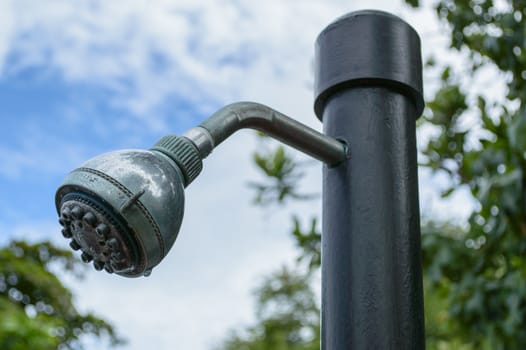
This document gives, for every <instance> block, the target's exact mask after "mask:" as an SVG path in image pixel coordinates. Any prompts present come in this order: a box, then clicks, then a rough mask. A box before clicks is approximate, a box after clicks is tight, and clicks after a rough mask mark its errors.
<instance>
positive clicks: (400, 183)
mask: <svg viewBox="0 0 526 350" xmlns="http://www.w3.org/2000/svg"><path fill="white" fill-rule="evenodd" d="M315 74H316V76H315V78H316V80H315V94H316V96H315V97H316V99H315V111H316V114H317V116H318V117H319V118H320V119H321V120H322V121H323V126H324V131H325V134H327V135H328V136H332V137H335V138H337V139H340V140H344V141H345V142H346V143H347V144H348V147H349V150H350V158H349V159H348V160H347V161H345V162H344V163H342V164H340V165H338V166H336V167H324V174H323V175H324V176H323V178H324V179H323V230H322V232H323V233H322V337H321V338H322V340H321V344H322V346H321V348H322V350H346V349H353V350H360V349H424V347H425V341H424V340H425V338H424V312H423V292H422V271H421V250H420V222H419V207H418V179H417V160H416V158H417V154H416V140H415V139H416V135H415V127H416V119H417V118H418V117H419V116H420V114H421V113H422V110H423V106H424V103H423V90H422V62H421V54H420V39H419V37H418V34H417V33H416V32H415V30H414V29H413V28H412V27H410V26H409V25H408V24H407V23H405V22H404V21H402V20H401V19H399V18H398V17H395V16H393V15H391V14H388V13H385V12H380V11H359V12H353V13H350V14H348V15H346V16H344V17H342V18H340V19H338V20H336V21H335V22H334V23H332V24H330V25H329V26H328V27H327V28H326V29H325V30H323V32H322V33H321V34H320V36H319V37H318V39H317V42H316V61H315Z"/></svg>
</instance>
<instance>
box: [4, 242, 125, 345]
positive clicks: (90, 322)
mask: <svg viewBox="0 0 526 350" xmlns="http://www.w3.org/2000/svg"><path fill="white" fill-rule="evenodd" d="M56 268H60V269H61V270H62V271H65V272H68V273H72V274H73V275H75V276H76V277H78V278H81V277H82V276H83V271H84V269H83V268H84V266H83V265H82V263H81V262H80V261H79V260H78V259H77V258H75V257H74V256H73V254H72V253H71V252H70V251H69V250H62V249H59V248H57V247H55V246H53V245H52V244H51V243H49V242H42V243H37V244H29V243H27V242H23V241H13V242H11V243H10V244H9V245H7V246H5V247H2V248H0V349H5V350H27V349H35V350H46V349H49V350H51V349H82V337H83V336H87V335H91V336H94V337H98V338H102V339H107V340H108V342H109V344H110V345H111V346H115V345H118V344H121V343H122V342H123V340H122V339H120V338H119V337H118V336H117V335H116V333H115V331H114V329H113V327H112V326H111V325H110V324H109V323H107V322H106V321H104V320H102V319H100V318H99V317H97V316H95V315H93V314H91V313H88V314H82V313H80V312H79V311H78V310H77V309H76V308H75V305H74V304H73V297H72V294H71V292H70V291H69V290H68V288H66V287H65V286H64V285H63V284H62V282H61V281H60V280H59V278H58V277H57V275H56V274H54V273H53V272H52V271H53V269H56Z"/></svg>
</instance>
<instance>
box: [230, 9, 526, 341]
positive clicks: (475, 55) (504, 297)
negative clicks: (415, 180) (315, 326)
mask: <svg viewBox="0 0 526 350" xmlns="http://www.w3.org/2000/svg"><path fill="white" fill-rule="evenodd" d="M406 3H408V4H409V5H411V6H413V7H419V6H422V1H418V0H406ZM434 8H435V10H436V14H437V16H438V18H439V19H440V20H441V22H442V24H443V26H444V30H449V34H450V35H449V37H450V49H451V53H452V54H454V55H456V58H457V59H455V63H454V64H449V65H447V64H442V63H441V62H442V61H445V60H441V57H438V58H437V57H431V58H429V60H428V64H427V66H426V69H428V70H429V72H434V73H435V74H436V76H437V78H436V82H438V83H439V87H438V89H437V91H436V92H435V93H434V96H433V97H432V98H431V99H430V100H429V101H428V102H427V106H426V110H425V112H424V117H423V118H421V120H420V121H419V126H424V125H425V126H426V127H427V128H431V129H432V130H434V131H435V132H434V133H433V134H432V135H431V136H430V137H429V139H428V142H427V144H426V145H425V146H424V147H423V148H422V149H420V156H421V157H420V158H421V160H422V163H421V166H423V167H425V168H428V169H430V170H431V171H432V172H433V173H434V174H437V175H439V174H440V175H444V174H445V175H447V178H448V179H449V182H448V185H447V186H446V188H444V189H443V192H442V196H443V197H444V198H446V197H449V196H451V195H452V194H454V193H455V192H456V191H458V190H459V189H468V190H469V192H470V193H471V195H472V200H473V201H474V202H475V209H474V211H473V212H472V214H471V215H470V217H469V220H468V222H467V223H464V224H462V225H453V224H451V223H447V222H433V221H428V222H426V223H425V224H424V225H423V227H422V249H423V268H424V289H425V307H426V309H425V311H426V343H427V348H428V349H432V350H448V349H455V350H456V349H464V350H474V349H488V350H489V349H492V350H493V349H497V350H499V349H526V332H524V329H523V328H524V325H525V324H526V25H525V21H524V18H523V17H524V16H526V1H524V0H507V1H506V0H502V1H496V0H495V1H490V0H437V1H434ZM489 71H493V72H494V74H493V73H489V74H490V75H488V72H489ZM484 76H491V77H492V78H491V79H492V80H491V81H489V82H485V83H481V81H483V79H481V77H484ZM481 84H485V85H481ZM497 86H504V87H505V91H504V92H502V91H501V90H502V89H498V88H496V87H497ZM500 95H502V96H500ZM280 152H281V154H279V155H278V154H277V153H268V154H264V155H259V159H257V160H256V165H257V166H258V167H259V168H260V169H261V170H262V171H263V173H265V174H267V175H268V169H270V168H272V164H273V162H274V158H276V157H278V158H279V160H280V161H279V163H283V164H288V168H287V172H285V173H283V174H282V175H283V176H281V177H280V176H271V178H272V179H273V181H274V182H271V183H270V185H269V184H262V185H261V187H260V188H259V189H258V190H259V191H260V192H259V193H264V192H265V191H274V193H280V194H281V195H279V196H273V197H269V199H270V200H269V201H268V202H272V200H274V201H276V199H277V201H278V202H280V203H281V202H284V201H285V200H286V199H287V196H288V195H289V193H294V196H291V197H290V198H291V199H296V198H301V194H298V193H297V192H295V191H296V190H294V191H284V192H278V191H277V190H276V189H279V188H280V186H282V187H287V188H292V189H297V186H298V184H297V183H296V181H297V180H298V179H299V178H301V177H299V178H293V177H291V178H288V177H287V174H288V173H294V171H295V169H294V165H293V163H291V162H292V160H291V159H292V158H291V157H290V155H288V154H287V153H284V151H283V150H281V151H280ZM287 159H288V160H287ZM269 164H270V166H269ZM263 165H264V166H263ZM293 225H294V228H293V237H294V239H295V241H296V244H297V246H298V247H299V248H300V251H301V256H300V260H301V259H303V260H305V261H307V262H308V266H309V267H310V268H311V269H316V268H317V267H318V266H319V263H320V244H319V238H320V234H319V231H318V230H317V229H316V219H313V220H312V221H311V225H308V226H307V230H306V231H303V229H302V227H303V225H301V223H300V220H299V219H298V217H294V218H293ZM268 283H272V281H271V280H269V281H268ZM276 315H279V314H276ZM255 327H256V328H257V327H260V325H258V326H255ZM317 332H319V331H317ZM258 334H259V336H261V334H263V333H258ZM266 336H268V337H272V336H273V335H272V334H266ZM249 340H253V341H254V342H255V343H254V344H256V343H257V344H260V347H254V348H252V347H245V348H243V347H239V349H275V348H274V347H272V346H270V347H265V346H264V343H262V342H261V341H262V339H261V338H257V337H253V338H251V337H250V334H249V335H248V336H247V337H246V338H244V340H243V341H245V342H248V344H250V341H249ZM261 344H263V345H261ZM233 348H234V347H231V348H226V349H233ZM318 348H319V345H318V347H317V348H316V349H318ZM280 349H281V348H280ZM284 349H293V348H292V347H288V348H284ZM294 349H295V348H294Z"/></svg>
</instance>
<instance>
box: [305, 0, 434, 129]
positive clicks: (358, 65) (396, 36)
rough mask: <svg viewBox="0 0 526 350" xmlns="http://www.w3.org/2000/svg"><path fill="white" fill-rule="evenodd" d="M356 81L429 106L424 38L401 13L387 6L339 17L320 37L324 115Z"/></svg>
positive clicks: (318, 93) (318, 96)
mask: <svg viewBox="0 0 526 350" xmlns="http://www.w3.org/2000/svg"><path fill="white" fill-rule="evenodd" d="M354 86H360V87H363V86H378V87H387V88H392V89H395V90H398V91H399V92H400V93H402V94H405V95H406V96H408V97H410V98H411V99H412V100H413V102H414V104H415V105H416V110H417V113H418V115H420V114H421V113H422V110H423V109H424V99H423V87H422V58H421V54H420V38H419V37H418V34H417V33H416V31H415V30H414V29H413V28H412V27H411V26H410V25H409V24H407V23H406V22H404V21H403V20H401V19H400V18H398V17H396V16H394V15H391V14H389V13H386V12H382V11H373V10H366V11H357V12H351V13H349V14H347V15H345V16H343V17H340V18H339V19H337V20H336V21H335V22H333V23H331V24H330V25H329V26H327V28H325V29H324V30H323V31H322V32H321V34H320V35H319V36H318V39H317V40H316V51H315V84H314V89H315V103H314V110H315V112H316V115H317V116H318V118H319V119H320V120H321V119H322V115H323V110H324V108H325V104H326V101H327V100H328V99H329V98H330V97H331V95H333V94H334V93H336V92H338V91H340V90H342V89H347V88H351V87H354Z"/></svg>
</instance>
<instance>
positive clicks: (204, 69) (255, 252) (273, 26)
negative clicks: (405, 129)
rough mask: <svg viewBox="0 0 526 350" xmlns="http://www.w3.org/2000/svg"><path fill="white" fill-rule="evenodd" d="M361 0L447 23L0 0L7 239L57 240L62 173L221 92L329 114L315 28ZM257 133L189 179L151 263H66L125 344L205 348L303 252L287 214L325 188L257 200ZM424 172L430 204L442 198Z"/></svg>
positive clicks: (308, 6)
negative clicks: (368, 11) (277, 200)
mask: <svg viewBox="0 0 526 350" xmlns="http://www.w3.org/2000/svg"><path fill="white" fill-rule="evenodd" d="M364 7H373V8H378V9H383V10H388V11H391V12H393V13H395V14H397V15H400V16H401V17H403V18H404V19H406V20H407V21H409V22H410V23H411V24H413V25H414V26H415V27H416V29H417V30H418V31H419V32H421V33H428V32H433V33H436V32H437V31H438V29H437V24H436V23H435V22H434V21H433V19H432V18H433V16H432V15H431V13H430V11H429V10H426V11H424V12H420V13H414V12H412V11H411V10H409V9H407V8H406V7H403V6H402V5H401V2H398V1H394V2H393V1H387V0H385V1H384V0H382V1H354V2H351V3H350V4H349V2H346V1H338V0H330V1H322V0H305V1H298V0H291V1H278V0H269V1H265V2H261V3H255V2H249V1H227V0H224V1H219V0H218V1H196V0H177V1H175V0H174V1H168V0H167V1H159V2H148V1H139V0H137V1H135V0H134V1H131V0H130V1H115V2H114V1H111V2H110V1H107V2H105V1H86V2H75V1H68V0H55V1H50V2H45V3H44V2H39V1H36V0H35V1H30V0H16V1H15V0H13V1H9V0H3V1H0V106H1V109H0V120H1V122H2V124H1V125H2V127H1V128H0V140H1V141H0V243H5V242H6V241H7V240H8V239H10V238H26V239H30V240H38V239H50V240H53V241H54V242H56V243H57V244H62V245H63V244H64V242H63V240H62V237H61V235H60V231H59V227H58V223H57V222H56V213H55V208H54V193H55V189H56V188H57V186H58V184H59V183H60V181H61V180H62V178H63V177H64V176H65V174H66V173H67V172H69V171H70V170H72V169H73V168H75V167H76V166H78V165H80V164H81V163H82V162H83V161H84V160H86V159H88V158H90V157H93V156H95V155H97V154H100V153H102V152H107V151H111V150H114V149H121V148H148V147H149V146H151V145H152V144H153V143H154V142H155V141H156V140H157V139H158V138H160V137H161V136H163V135H164V134H166V133H176V134H177V133H181V132H183V131H185V130H186V129H188V128H190V127H192V126H194V125H196V124H198V123H199V122H200V121H201V120H203V119H205V118H206V117H207V116H208V115H209V114H211V113H212V112H214V111H215V110H216V109H218V108H220V107H221V106H223V105H224V104H226V103H230V102H235V101H239V100H252V101H257V102H261V103H266V104H268V105H270V106H272V107H274V108H276V109H278V110H281V111H282V112H284V113H286V114H288V115H290V116H292V117H294V118H296V119H298V120H300V121H302V122H304V123H306V124H308V125H310V126H312V127H315V128H316V129H320V127H321V125H320V124H319V122H318V121H317V119H316V117H315V116H314V113H313V111H312V90H311V86H312V55H313V45H314V40H315V38H316V36H317V34H318V33H319V32H320V31H321V30H322V29H323V28H324V27H325V26H326V25H327V24H329V23H330V22H331V21H332V20H334V19H335V18H337V17H339V16H341V15H343V14H345V13H347V12H349V11H351V10H358V9H362V8H364ZM424 39H425V38H424ZM438 44H443V42H441V41H440V38H437V37H436V35H435V36H434V37H433V38H432V39H429V40H428V41H426V40H424V54H426V53H429V52H430V51H432V50H435V49H436V47H437V46H440V45H438ZM256 147H257V143H256V141H255V138H254V136H253V135H252V134H251V133H249V132H242V133H240V134H239V135H236V136H235V137H233V138H232V139H229V140H228V141H226V142H225V143H224V144H222V145H221V147H220V148H219V149H217V150H216V151H215V152H214V153H213V154H212V155H211V156H210V157H209V158H208V159H207V160H206V161H205V164H204V166H205V168H204V171H203V173H202V175H201V176H200V177H199V178H198V179H197V180H196V181H195V182H194V183H193V184H192V185H191V186H190V187H189V188H188V190H187V195H186V196H187V197H186V199H187V202H186V213H185V219H184V221H183V226H182V228H181V232H180V235H179V238H178V241H177V242H176V244H175V246H174V248H173V249H172V251H171V252H170V254H169V256H168V257H167V258H166V259H165V261H163V263H161V265H159V267H158V268H156V269H154V271H153V274H152V276H151V277H149V278H141V279H133V280H128V279H124V278H120V277H116V276H109V275H106V274H103V273H95V272H94V271H93V272H89V273H88V276H87V279H86V280H85V281H84V282H82V283H80V284H79V282H78V281H75V280H73V279H70V278H67V277H66V281H67V282H68V283H69V285H70V286H71V288H72V289H73V290H74V292H75V295H76V300H77V303H78V304H79V306H80V308H81V309H82V310H93V311H95V312H97V313H99V314H100V315H101V316H103V317H105V318H107V319H109V320H110V321H112V322H113V323H114V324H115V326H116V327H117V329H118V330H119V331H120V332H121V333H122V335H124V336H125V337H127V338H128V340H129V344H128V345H127V346H125V347H124V349H127V350H132V349H133V350H137V349H145V348H152V349H159V350H163V349H182V350H205V349H209V348H210V347H211V346H212V345H213V344H215V343H217V342H218V341H219V340H220V339H221V338H222V337H223V336H224V335H225V334H226V332H227V330H228V329H230V328H232V327H239V326H240V325H243V324H248V323H250V322H251V321H252V319H253V316H252V315H253V307H252V306H253V305H252V300H251V290H252V288H253V287H254V286H255V285H256V284H257V282H258V281H260V280H261V277H262V276H264V275H265V274H268V273H269V272H271V271H273V270H275V269H277V268H279V266H280V265H281V264H284V263H291V262H292V261H293V260H294V255H295V250H294V247H293V245H292V242H291V241H290V239H289V235H288V234H287V232H288V230H289V229H290V227H291V223H290V215H291V214H292V213H296V214H298V213H300V216H301V217H304V218H307V219H308V218H310V217H311V216H314V215H319V213H320V209H321V208H320V203H319V202H316V201H315V202H312V203H303V204H298V205H295V206H292V207H289V208H286V209H284V210H270V211H268V210H267V211H262V210H261V209H257V208H254V207H253V206H251V205H250V202H251V199H252V197H253V193H252V192H251V191H250V189H249V188H248V187H247V186H246V185H245V184H246V183H247V182H248V181H251V180H254V178H257V177H258V176H259V175H258V174H257V172H256V171H255V169H254V167H253V166H252V165H251V162H250V152H251V151H252V150H254V149H255V148H256ZM298 157H301V155H298ZM320 170H321V166H317V167H313V170H312V172H311V173H309V174H308V176H307V178H306V180H305V183H304V184H303V186H305V188H306V189H307V192H313V190H312V189H314V192H316V191H318V192H319V189H320V186H321V185H320V184H321V171H320ZM426 181H428V180H426V179H425V177H424V179H423V183H424V186H421V188H422V189H421V198H422V199H423V202H425V203H426V204H425V205H424V210H425V211H434V210H438V211H440V210H441V207H437V208H435V207H434V205H431V204H429V203H431V202H433V200H432V199H434V198H436V197H435V195H436V193H435V194H434V192H433V189H432V186H427V184H428V182H426ZM421 182H422V181H421ZM435 192H436V191H435ZM254 247H257V249H255V248H254ZM91 348H93V349H96V348H100V346H99V345H97V344H92V345H91Z"/></svg>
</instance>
